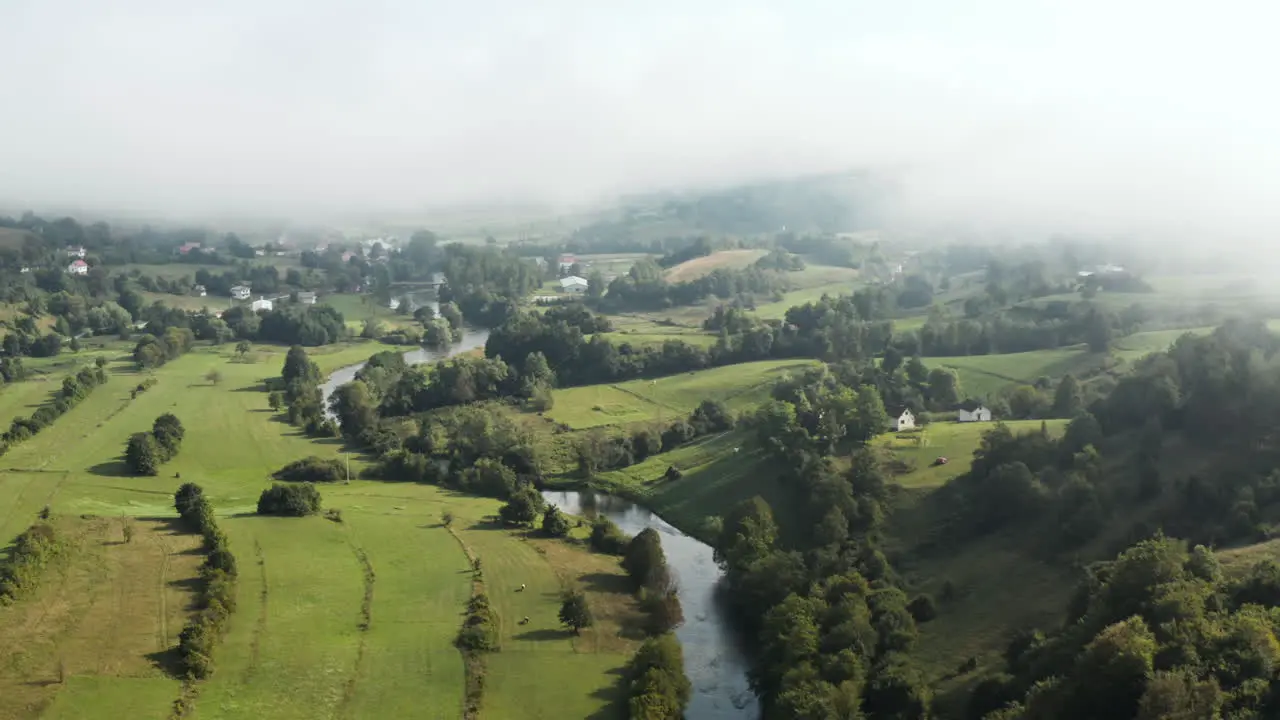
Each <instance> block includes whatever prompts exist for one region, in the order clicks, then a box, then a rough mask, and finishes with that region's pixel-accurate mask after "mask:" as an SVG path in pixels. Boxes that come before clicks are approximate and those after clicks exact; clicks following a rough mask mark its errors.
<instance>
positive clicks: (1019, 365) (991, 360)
mask: <svg viewBox="0 0 1280 720" xmlns="http://www.w3.org/2000/svg"><path fill="white" fill-rule="evenodd" d="M1107 358H1108V355H1106V354H1103V353H1091V352H1089V348H1088V347H1086V346H1084V345H1073V346H1071V347H1064V348H1056V349H1053V350H1035V351H1032V352H1022V353H1008V354H1005V355H964V356H957V357H926V358H922V360H923V361H924V364H925V365H926V366H928V367H930V368H934V367H944V368H948V369H950V370H954V371H955V372H956V375H957V376H958V377H959V378H960V390H961V395H965V396H969V397H990V396H993V395H995V394H997V393H999V392H1000V391H1001V390H1002V389H1004V388H1006V387H1008V386H1010V385H1019V384H1030V383H1033V382H1035V381H1036V379H1037V378H1040V377H1049V378H1053V379H1057V378H1060V377H1062V376H1063V375H1066V374H1067V373H1076V374H1080V373H1083V372H1086V371H1088V370H1091V369H1093V368H1095V367H1097V366H1098V365H1100V364H1101V363H1104V362H1105V361H1106V359H1107Z"/></svg>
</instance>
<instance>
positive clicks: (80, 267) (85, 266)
mask: <svg viewBox="0 0 1280 720" xmlns="http://www.w3.org/2000/svg"><path fill="white" fill-rule="evenodd" d="M67 272H69V273H71V274H72V275H88V274H89V263H87V262H85V261H83V260H75V261H73V262H72V263H71V264H70V265H68V266H67Z"/></svg>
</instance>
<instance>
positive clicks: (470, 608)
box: [454, 593, 498, 652]
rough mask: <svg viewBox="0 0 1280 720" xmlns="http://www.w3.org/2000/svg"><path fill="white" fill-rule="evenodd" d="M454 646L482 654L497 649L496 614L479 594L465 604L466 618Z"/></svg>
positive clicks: (486, 599) (484, 596) (485, 598)
mask: <svg viewBox="0 0 1280 720" xmlns="http://www.w3.org/2000/svg"><path fill="white" fill-rule="evenodd" d="M454 644H455V645H457V646H458V647H459V648H460V649H462V650H469V651H472V652H484V651H489V650H496V649H497V648H498V614H497V613H496V612H494V610H493V607H492V606H490V605H489V597H488V596H487V595H485V594H484V593H479V594H477V595H475V596H474V597H472V598H471V601H470V602H469V603H467V617H466V619H465V620H463V622H462V629H461V630H459V631H458V637H457V639H456V640H454Z"/></svg>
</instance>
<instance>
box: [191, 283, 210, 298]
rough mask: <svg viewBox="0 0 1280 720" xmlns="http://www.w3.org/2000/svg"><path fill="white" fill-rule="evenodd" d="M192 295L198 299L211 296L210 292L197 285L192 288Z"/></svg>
mask: <svg viewBox="0 0 1280 720" xmlns="http://www.w3.org/2000/svg"><path fill="white" fill-rule="evenodd" d="M191 294H192V295H195V296H196V297H204V296H206V295H208V294H209V291H208V290H206V289H205V287H204V286H203V285H196V286H194V287H192V288H191Z"/></svg>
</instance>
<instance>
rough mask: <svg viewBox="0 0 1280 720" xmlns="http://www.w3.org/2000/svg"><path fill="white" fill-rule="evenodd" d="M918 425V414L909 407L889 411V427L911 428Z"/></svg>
mask: <svg viewBox="0 0 1280 720" xmlns="http://www.w3.org/2000/svg"><path fill="white" fill-rule="evenodd" d="M915 426H916V416H915V415H912V414H911V410H910V409H908V408H901V409H895V411H893V412H890V413H889V427H891V428H893V429H894V430H910V429H911V428H914V427H915Z"/></svg>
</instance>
